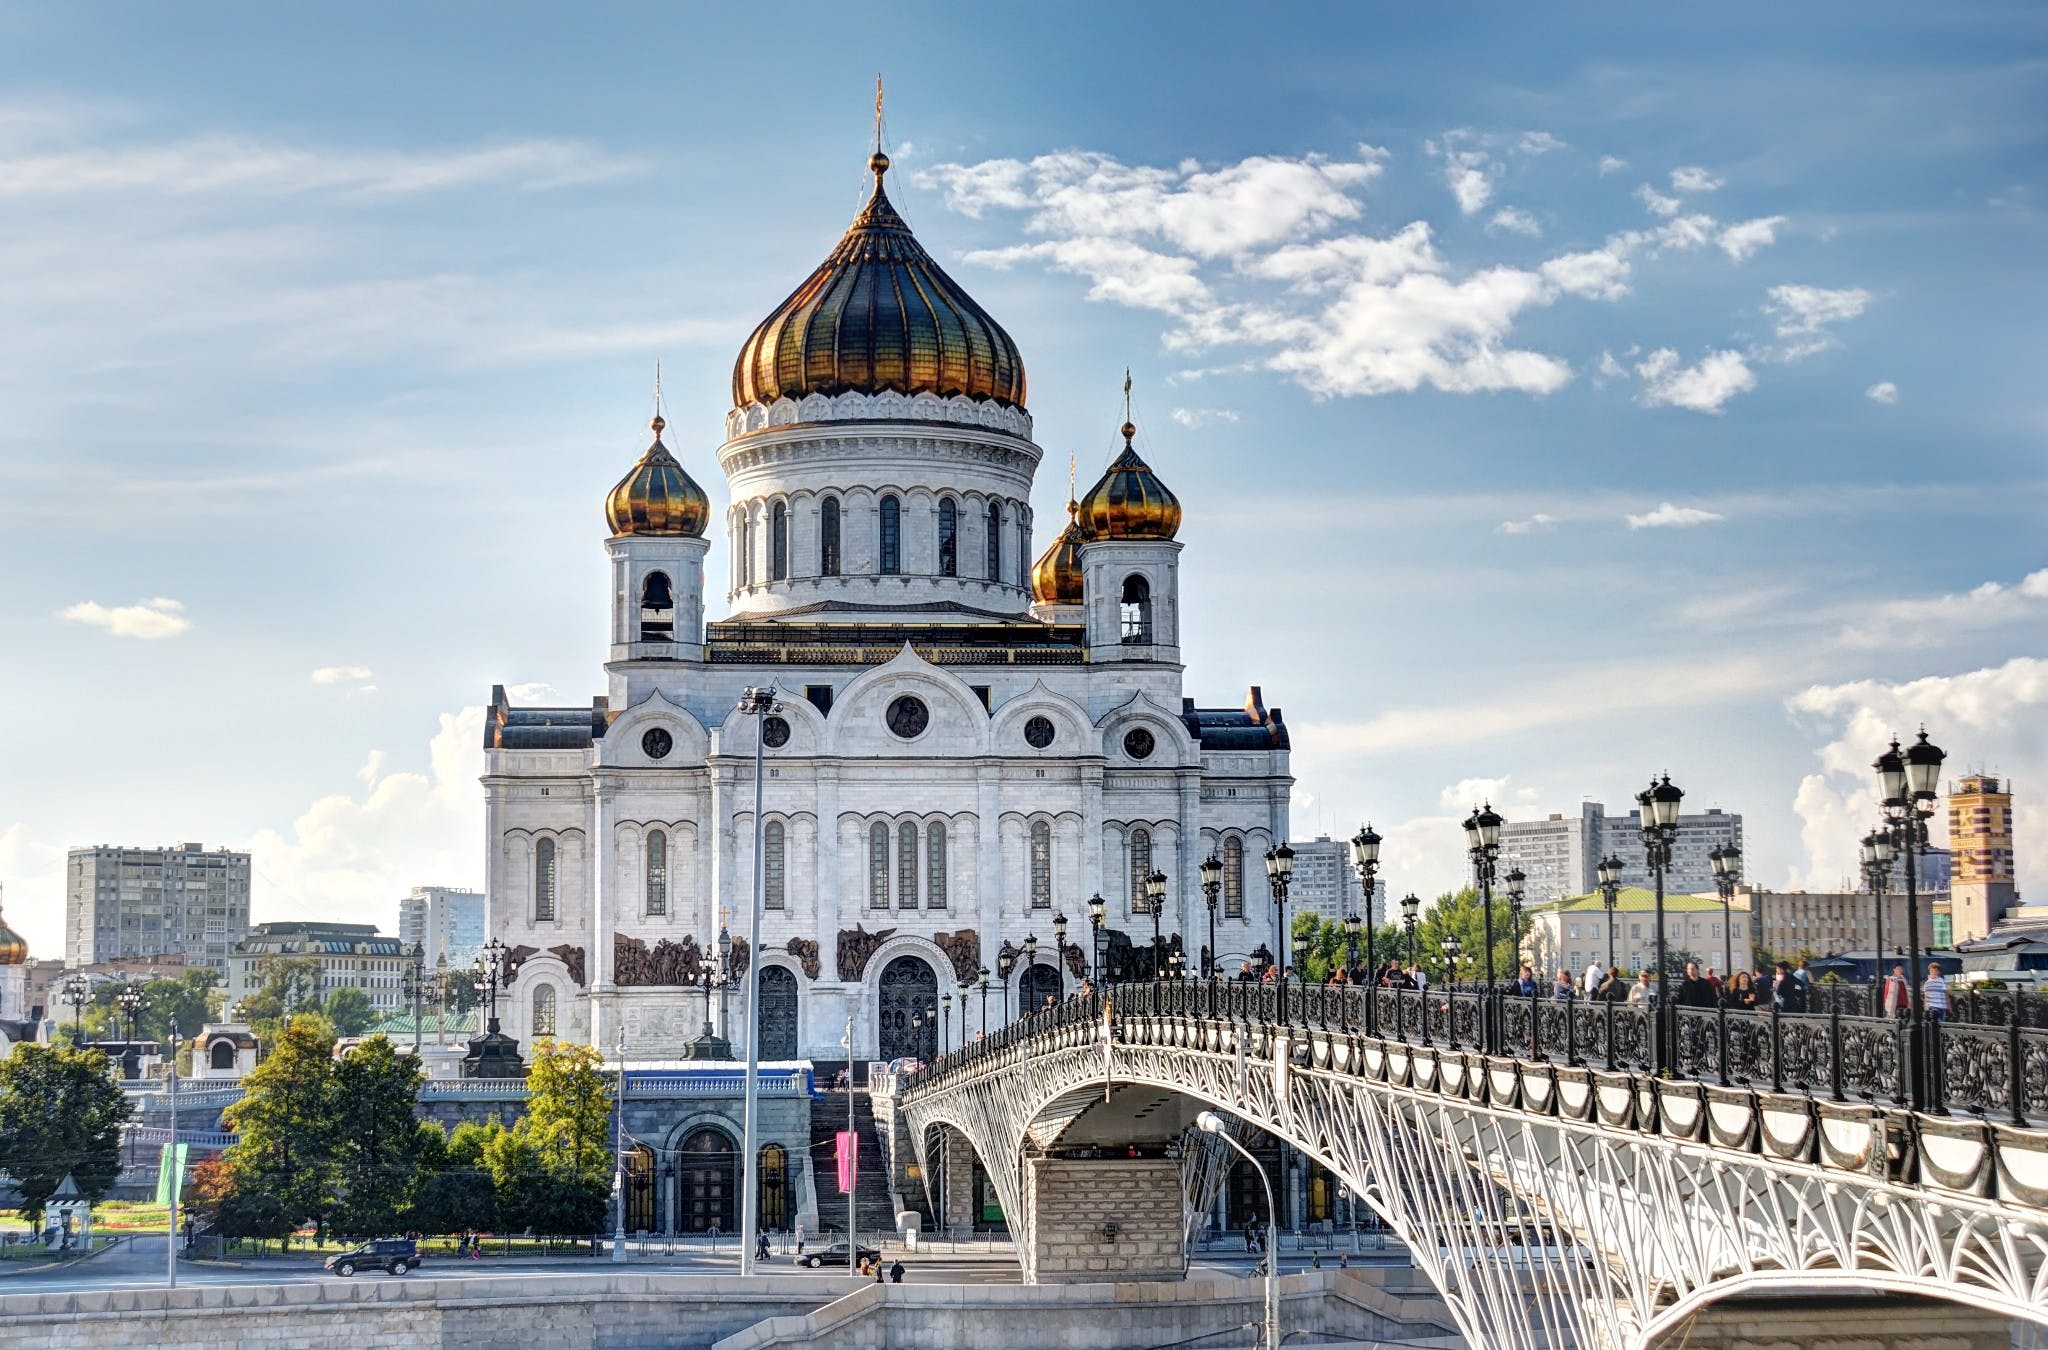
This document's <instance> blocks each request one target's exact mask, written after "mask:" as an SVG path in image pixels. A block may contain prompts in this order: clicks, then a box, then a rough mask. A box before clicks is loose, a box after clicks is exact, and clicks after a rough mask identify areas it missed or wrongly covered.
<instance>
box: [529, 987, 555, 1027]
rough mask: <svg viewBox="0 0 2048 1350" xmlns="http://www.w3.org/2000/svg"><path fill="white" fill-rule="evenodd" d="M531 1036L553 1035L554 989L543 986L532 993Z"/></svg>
mask: <svg viewBox="0 0 2048 1350" xmlns="http://www.w3.org/2000/svg"><path fill="white" fill-rule="evenodd" d="M533 1034H534V1035H536V1036H552V1035H554V1034H555V987H554V986H553V985H551V984H544V985H541V986H539V987H538V988H536V989H535V990H534V991H533Z"/></svg>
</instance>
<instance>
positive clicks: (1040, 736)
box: [1024, 717, 1053, 750]
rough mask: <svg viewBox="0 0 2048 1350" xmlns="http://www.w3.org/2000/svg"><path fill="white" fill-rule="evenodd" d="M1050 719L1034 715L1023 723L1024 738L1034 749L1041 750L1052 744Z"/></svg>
mask: <svg viewBox="0 0 2048 1350" xmlns="http://www.w3.org/2000/svg"><path fill="white" fill-rule="evenodd" d="M1052 735H1053V731H1052V719H1051V718H1049V717H1034V718H1032V719H1031V720H1030V721H1028V722H1026V723H1025V724H1024V740H1025V742H1026V743H1027V744H1029V745H1030V746H1031V748H1032V749H1034V750H1043V749H1045V747H1046V746H1048V745H1051V744H1052Z"/></svg>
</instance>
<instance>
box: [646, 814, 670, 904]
mask: <svg viewBox="0 0 2048 1350" xmlns="http://www.w3.org/2000/svg"><path fill="white" fill-rule="evenodd" d="M647 912H648V913H649V914H650V915H656V916H659V915H663V914H666V913H668V836H667V835H666V834H664V833H662V832H661V831H660V830H654V831H652V832H650V833H649V834H648V836H647Z"/></svg>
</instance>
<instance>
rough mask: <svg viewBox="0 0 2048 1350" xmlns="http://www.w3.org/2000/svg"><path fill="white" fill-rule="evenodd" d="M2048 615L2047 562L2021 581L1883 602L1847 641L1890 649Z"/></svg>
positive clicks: (1845, 633) (1854, 626)
mask: <svg viewBox="0 0 2048 1350" xmlns="http://www.w3.org/2000/svg"><path fill="white" fill-rule="evenodd" d="M2042 618H2048V567H2044V568H2042V569H2041V570H2040V571H2037V572H2030V573H2028V574H2027V575H2026V576H2024V577H2022V578H2021V579H2020V580H2019V581H2017V582H2012V583H2006V582H1998V581H1987V582H1985V583H1984V584H1983V585H1981V586H1977V587H1974V588H1972V589H1971V590H1967V591H1961V592H1957V593H1955V594H1950V595H1938V596H1932V597H1928V598H1926V599H1916V600H1893V601H1889V602H1887V603H1885V604H1882V605H1878V606H1876V607H1875V608H1873V609H1872V610H1870V611H1869V612H1868V613H1867V614H1864V615H1862V616H1860V617H1859V618H1857V619H1856V621H1855V622H1853V623H1851V624H1850V625H1849V626H1848V627H1846V628H1844V629H1843V630H1842V632H1841V635H1840V637H1839V641H1840V642H1841V643H1842V645H1844V646H1846V647H1859V648H1871V649H1882V650H1890V649H1893V648H1897V647H1933V646H1938V645H1940V644H1942V643H1944V642H1946V641H1948V640H1949V639H1951V638H1953V637H1955V636H1957V635H1959V634H1962V633H1967V632H1973V631H1976V630H1979V629H1984V628H1997V627H2001V626H2004V625H2007V624H2015V623H2025V622H2031V621H2035V620H2039V619H2042Z"/></svg>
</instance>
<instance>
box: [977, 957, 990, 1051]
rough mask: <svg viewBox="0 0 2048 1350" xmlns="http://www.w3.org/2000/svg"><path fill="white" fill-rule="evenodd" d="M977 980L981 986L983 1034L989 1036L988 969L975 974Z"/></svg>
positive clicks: (983, 968)
mask: <svg viewBox="0 0 2048 1350" xmlns="http://www.w3.org/2000/svg"><path fill="white" fill-rule="evenodd" d="M975 980H976V982H977V983H979V984H980V985H981V1034H982V1035H984V1036H986V1035H988V967H987V966H983V967H982V968H981V969H980V970H978V971H976V972H975Z"/></svg>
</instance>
